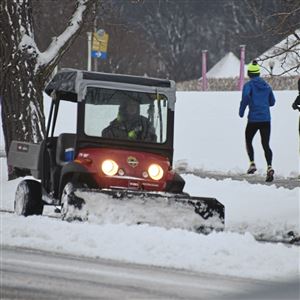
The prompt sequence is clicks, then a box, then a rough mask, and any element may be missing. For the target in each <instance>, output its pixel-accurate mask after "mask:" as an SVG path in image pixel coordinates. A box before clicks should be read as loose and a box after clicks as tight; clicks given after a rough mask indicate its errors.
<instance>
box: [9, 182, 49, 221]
mask: <svg viewBox="0 0 300 300" xmlns="http://www.w3.org/2000/svg"><path fill="white" fill-rule="evenodd" d="M43 208H44V203H43V201H42V187H41V183H40V182H38V181H36V180H31V179H26V180H23V181H21V182H20V183H19V185H18V187H17V190H16V195H15V202H14V209H15V213H16V214H17V215H20V216H25V217H27V216H31V215H41V214H42V213H43Z"/></svg>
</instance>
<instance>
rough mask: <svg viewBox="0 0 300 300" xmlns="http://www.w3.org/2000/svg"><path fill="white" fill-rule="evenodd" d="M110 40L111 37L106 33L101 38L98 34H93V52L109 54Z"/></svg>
mask: <svg viewBox="0 0 300 300" xmlns="http://www.w3.org/2000/svg"><path fill="white" fill-rule="evenodd" d="M108 38H109V35H108V33H106V32H105V33H104V34H103V35H101V36H100V35H99V34H98V33H97V32H93V44H92V50H93V51H100V52H107V46H108Z"/></svg>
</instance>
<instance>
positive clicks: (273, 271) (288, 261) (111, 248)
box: [0, 92, 300, 280]
mask: <svg viewBox="0 0 300 300" xmlns="http://www.w3.org/2000/svg"><path fill="white" fill-rule="evenodd" d="M276 97H277V100H278V102H277V105H276V106H275V107H274V108H273V109H272V116H273V121H272V122H273V127H272V137H271V146H272V149H273V152H274V168H275V171H276V174H277V176H282V177H288V176H294V177H295V176H297V175H298V173H299V169H298V164H299V153H298V143H299V140H298V133H297V128H298V127H297V125H298V124H297V122H298V116H299V114H298V113H297V112H295V111H293V110H292V109H291V103H292V101H293V100H294V98H295V97H296V92H276ZM239 98H240V94H239V93H237V92H227V93H225V92H220V93H215V92H211V93H199V92H197V93H195V92H185V93H178V102H177V112H176V120H175V122H176V126H175V127H176V128H175V130H176V134H175V161H185V162H186V163H187V164H188V165H189V166H190V168H193V167H194V168H202V169H203V170H216V171H219V172H223V173H235V172H236V173H243V172H244V171H245V169H246V168H247V167H248V160H247V157H246V151H245V149H244V127H245V124H246V120H245V119H243V120H242V119H239V117H238V104H239V100H240V99H239ZM66 126H68V124H67V125H66ZM255 142H256V144H255V150H256V158H257V164H258V167H259V173H261V174H263V173H264V172H265V162H264V158H263V153H262V151H261V150H260V147H261V146H260V144H259V138H258V137H256V141H255ZM0 162H1V170H0V171H1V178H0V184H1V192H0V198H1V203H0V207H1V209H13V199H14V192H15V188H16V185H17V183H18V182H19V181H20V179H17V180H14V181H12V182H7V181H6V169H5V164H6V161H5V159H4V158H2V159H0ZM184 178H185V180H186V189H185V190H186V191H187V192H189V193H190V194H191V195H195V196H196V195H198V196H209V197H215V198H217V199H218V200H219V201H220V202H222V203H223V204H224V205H225V209H226V231H225V232H221V233H212V234H210V235H208V236H204V235H199V234H195V233H192V232H188V231H184V230H179V229H171V230H166V229H163V228H158V227H151V226H148V225H139V226H127V225H125V224H117V225H116V224H114V225H113V224H105V225H103V224H96V223H92V222H90V223H76V222H74V223H67V222H62V221H60V220H58V219H50V218H45V217H37V216H34V217H28V218H24V217H17V216H15V215H11V214H3V213H2V214H1V245H12V246H24V247H29V248H37V249H42V250H48V251H55V252H61V253H71V254H76V255H84V256H89V257H102V258H107V259H117V260H122V261H127V262H133V263H143V264H149V265H157V266H165V267H174V268H180V269H187V270H194V271H199V272H206V273H216V274H223V275H234V276H239V277H248V278H256V279H270V280H273V279H274V280H283V279H289V278H291V277H296V276H299V268H300V266H299V247H297V246H286V245H283V244H281V243H278V244H269V243H260V242H257V241H256V240H255V239H254V237H255V236H258V235H259V234H262V236H263V237H265V238H268V237H270V236H271V237H273V238H274V237H275V238H276V237H278V238H279V239H280V238H282V237H283V235H284V234H286V233H287V232H288V231H290V230H293V231H294V232H296V233H298V234H299V192H300V187H299V188H295V189H293V190H288V189H284V188H276V187H275V186H273V185H271V186H263V185H259V184H257V185H250V184H248V183H247V182H246V181H242V182H237V181H232V180H230V179H227V180H223V181H216V180H214V179H207V178H206V179H201V178H198V177H195V176H194V175H185V176H184ZM47 210H49V208H47Z"/></svg>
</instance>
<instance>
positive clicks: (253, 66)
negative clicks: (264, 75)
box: [247, 60, 260, 77]
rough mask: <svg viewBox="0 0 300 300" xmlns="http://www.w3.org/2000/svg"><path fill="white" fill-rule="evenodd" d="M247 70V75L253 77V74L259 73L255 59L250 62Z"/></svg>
mask: <svg viewBox="0 0 300 300" xmlns="http://www.w3.org/2000/svg"><path fill="white" fill-rule="evenodd" d="M247 71H248V76H249V77H254V76H259V75H260V67H259V65H258V64H257V61H256V60H253V61H252V63H250V64H249V65H248V68H247Z"/></svg>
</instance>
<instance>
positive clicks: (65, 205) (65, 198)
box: [61, 182, 88, 222]
mask: <svg viewBox="0 0 300 300" xmlns="http://www.w3.org/2000/svg"><path fill="white" fill-rule="evenodd" d="M76 188H78V187H77V186H75V185H74V184H73V183H71V182H68V183H67V184H66V185H65V187H64V189H63V191H62V194H61V218H62V220H65V221H68V222H71V221H74V220H78V221H86V220H87V219H88V216H87V210H86V207H85V202H84V200H83V199H82V198H80V197H77V196H76V195H75V193H74V190H75V189H76Z"/></svg>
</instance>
